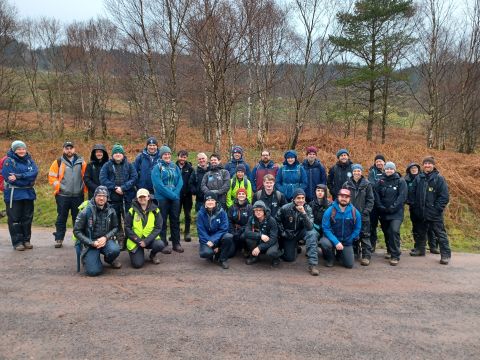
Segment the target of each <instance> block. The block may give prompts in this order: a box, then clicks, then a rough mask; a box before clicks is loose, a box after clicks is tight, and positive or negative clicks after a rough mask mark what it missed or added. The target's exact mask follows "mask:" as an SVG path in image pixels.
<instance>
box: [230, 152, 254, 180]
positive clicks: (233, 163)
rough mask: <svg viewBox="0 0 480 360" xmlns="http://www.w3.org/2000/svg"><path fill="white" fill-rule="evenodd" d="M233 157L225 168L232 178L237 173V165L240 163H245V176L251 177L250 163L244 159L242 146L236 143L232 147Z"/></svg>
mask: <svg viewBox="0 0 480 360" xmlns="http://www.w3.org/2000/svg"><path fill="white" fill-rule="evenodd" d="M231 154H232V155H231V156H232V157H231V160H230V161H229V162H228V163H227V164H226V165H225V170H227V171H228V172H229V173H230V178H233V177H234V175H235V173H236V172H237V166H238V165H240V164H243V165H245V176H246V177H247V178H248V179H250V177H251V172H250V165H248V164H247V162H246V161H245V160H244V158H243V155H244V151H243V148H242V147H241V146H238V145H235V146H233V147H232V153H231Z"/></svg>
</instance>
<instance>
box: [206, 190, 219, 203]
mask: <svg viewBox="0 0 480 360" xmlns="http://www.w3.org/2000/svg"><path fill="white" fill-rule="evenodd" d="M204 199H205V201H207V200H215V201H217V194H215V193H214V192H213V191H207V192H206V193H205V197H204Z"/></svg>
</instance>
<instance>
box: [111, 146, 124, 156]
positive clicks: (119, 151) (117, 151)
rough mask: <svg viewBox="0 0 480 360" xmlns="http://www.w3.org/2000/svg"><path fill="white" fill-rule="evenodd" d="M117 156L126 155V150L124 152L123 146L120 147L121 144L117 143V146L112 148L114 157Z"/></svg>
mask: <svg viewBox="0 0 480 360" xmlns="http://www.w3.org/2000/svg"><path fill="white" fill-rule="evenodd" d="M115 154H123V155H125V150H123V146H122V145H120V144H119V143H116V144H115V145H113V147H112V155H115Z"/></svg>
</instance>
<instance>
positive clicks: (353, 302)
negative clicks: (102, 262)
mask: <svg viewBox="0 0 480 360" xmlns="http://www.w3.org/2000/svg"><path fill="white" fill-rule="evenodd" d="M51 232H52V231H51V230H48V229H35V230H34V239H33V240H32V243H33V245H34V249H33V250H31V251H26V252H15V251H13V250H12V248H11V246H10V241H9V238H8V232H7V230H6V229H5V227H2V228H0V272H1V277H0V314H1V315H0V330H1V331H0V359H93V358H96V359H150V358H159V359H165V358H171V359H175V358H181V359H227V358H228V359H232V358H234V359H239V358H242V359H256V358H262V359H264V358H269V359H306V358H310V359H351V358H355V359H374V358H375V359H474V358H476V359H478V358H479V357H480V341H479V339H480V255H470V254H453V258H452V262H451V265H449V266H441V265H439V264H438V260H439V258H438V256H434V255H428V256H427V257H425V258H419V259H417V258H411V257H409V256H408V254H404V256H403V257H402V259H401V261H400V265H399V266H398V267H396V268H395V267H391V266H389V265H388V264H387V263H386V262H385V260H383V257H382V255H383V254H375V255H374V258H373V263H372V265H371V266H369V267H361V266H359V265H358V264H356V266H355V268H354V269H353V270H347V269H343V268H341V267H339V266H335V267H334V268H328V269H327V268H325V267H323V266H321V274H320V276H319V277H312V276H310V275H309V274H308V273H307V272H306V258H305V257H304V256H303V255H301V256H300V257H299V259H298V261H297V262H296V263H294V264H286V263H282V264H281V266H280V268H279V269H272V268H270V266H269V264H268V263H266V262H264V263H259V264H255V265H253V266H247V265H245V264H244V263H243V259H240V258H235V259H233V260H232V261H231V268H230V269H229V270H222V269H221V268H220V267H219V266H216V265H212V264H210V263H207V262H206V261H203V260H201V259H200V258H199V257H198V253H197V251H198V250H197V244H196V242H194V243H190V244H186V245H185V248H186V251H185V253H184V254H177V253H173V254H171V255H162V256H161V261H162V263H161V264H160V265H158V266H155V265H152V264H150V263H147V264H146V266H145V267H144V268H143V269H140V270H134V269H132V268H131V267H130V265H129V260H128V255H127V254H126V253H122V254H121V255H120V258H121V262H122V263H123V267H122V269H120V270H113V269H110V268H106V271H105V274H104V275H102V276H100V277H98V278H87V277H86V276H84V275H79V274H77V273H76V269H75V255H74V252H75V251H74V249H73V246H72V244H71V243H70V242H67V244H66V246H64V248H62V249H54V248H53V240H52V237H51ZM405 255H406V256H405Z"/></svg>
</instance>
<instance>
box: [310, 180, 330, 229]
mask: <svg viewBox="0 0 480 360" xmlns="http://www.w3.org/2000/svg"><path fill="white" fill-rule="evenodd" d="M308 205H309V206H310V207H311V208H312V213H313V227H314V229H315V230H316V231H317V233H318V236H317V238H318V239H321V238H322V237H323V229H322V219H323V214H324V213H325V211H327V209H328V208H329V206H330V201H328V191H327V185H324V184H318V185H317V186H316V187H315V199H313V200H312V201H310V203H309V204H308Z"/></svg>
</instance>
